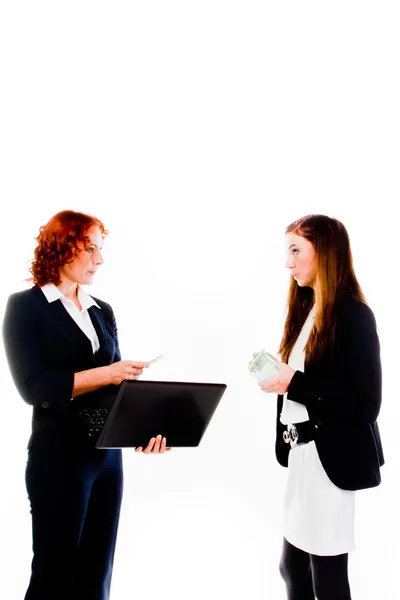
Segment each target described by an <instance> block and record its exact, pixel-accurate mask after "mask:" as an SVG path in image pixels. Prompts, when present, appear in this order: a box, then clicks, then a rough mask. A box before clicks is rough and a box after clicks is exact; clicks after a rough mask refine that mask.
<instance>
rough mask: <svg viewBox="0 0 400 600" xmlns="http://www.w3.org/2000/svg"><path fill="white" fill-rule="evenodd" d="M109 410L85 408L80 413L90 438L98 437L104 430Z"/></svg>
mask: <svg viewBox="0 0 400 600" xmlns="http://www.w3.org/2000/svg"><path fill="white" fill-rule="evenodd" d="M109 412H110V409H109V408H85V409H83V410H81V411H80V412H79V414H80V416H81V418H83V420H84V421H85V423H86V426H87V432H88V435H89V436H90V437H92V436H94V435H97V434H98V433H100V431H101V430H102V429H103V427H104V424H105V422H106V420H107V417H108V413H109Z"/></svg>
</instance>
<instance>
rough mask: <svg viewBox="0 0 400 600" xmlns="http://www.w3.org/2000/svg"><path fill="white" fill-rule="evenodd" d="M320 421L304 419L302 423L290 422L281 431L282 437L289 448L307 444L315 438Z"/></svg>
mask: <svg viewBox="0 0 400 600" xmlns="http://www.w3.org/2000/svg"><path fill="white" fill-rule="evenodd" d="M320 426H321V423H319V422H318V421H304V422H303V423H290V424H289V425H287V429H286V431H284V432H283V439H284V441H285V442H286V444H290V446H291V448H293V446H297V445H298V444H307V443H308V442H311V441H312V440H315V438H316V436H317V435H318V431H319V428H320Z"/></svg>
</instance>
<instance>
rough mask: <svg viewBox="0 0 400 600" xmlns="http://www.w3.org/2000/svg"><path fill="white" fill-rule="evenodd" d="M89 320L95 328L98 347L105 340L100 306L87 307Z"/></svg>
mask: <svg viewBox="0 0 400 600" xmlns="http://www.w3.org/2000/svg"><path fill="white" fill-rule="evenodd" d="M88 313H89V317H90V320H91V321H92V323H93V327H94V328H95V330H96V333H97V337H98V338H99V343H100V348H101V347H102V346H103V345H104V340H105V334H106V332H105V326H104V317H103V313H102V311H101V309H100V308H97V306H91V307H90V308H89V309H88Z"/></svg>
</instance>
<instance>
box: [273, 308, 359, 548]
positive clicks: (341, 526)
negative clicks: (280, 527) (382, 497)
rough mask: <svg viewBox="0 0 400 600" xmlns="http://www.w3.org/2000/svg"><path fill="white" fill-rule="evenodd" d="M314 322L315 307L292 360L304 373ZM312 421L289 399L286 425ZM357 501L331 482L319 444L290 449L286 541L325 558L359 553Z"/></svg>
mask: <svg viewBox="0 0 400 600" xmlns="http://www.w3.org/2000/svg"><path fill="white" fill-rule="evenodd" d="M313 321H314V308H313V309H312V310H311V312H310V314H309V316H308V318H307V320H306V322H305V323H304V325H303V328H302V330H301V332H300V334H299V337H298V338H297V340H296V343H295V345H294V347H293V349H292V352H291V354H290V357H289V361H288V364H289V366H290V367H292V368H293V369H295V370H298V371H303V372H304V357H305V353H304V347H305V345H306V343H307V340H308V337H309V335H310V332H311V329H312V325H313ZM308 419H309V416H308V411H307V408H306V407H305V406H304V404H300V403H299V402H293V401H291V400H288V399H287V394H285V396H284V400H283V408H282V413H281V418H280V420H281V422H282V423H283V424H285V425H286V424H288V423H301V422H303V421H307V420H308ZM332 443H334V444H338V443H340V441H338V440H335V441H334V442H332ZM354 500H355V492H354V491H348V490H342V489H340V488H338V487H336V486H335V485H334V484H333V483H332V482H331V481H330V479H329V478H328V476H327V475H326V473H325V470H324V468H323V466H322V463H321V461H320V459H319V456H318V452H317V448H316V445H315V442H314V441H312V442H309V443H308V444H300V445H299V446H295V447H294V448H292V449H291V450H290V452H289V465H288V480H287V487H286V494H285V502H284V537H285V538H286V539H287V541H288V542H289V543H290V544H292V545H293V546H296V548H300V550H304V551H305V552H309V553H310V554H317V555H319V556H334V555H337V554H344V553H346V552H350V551H351V550H354V547H355V544H354Z"/></svg>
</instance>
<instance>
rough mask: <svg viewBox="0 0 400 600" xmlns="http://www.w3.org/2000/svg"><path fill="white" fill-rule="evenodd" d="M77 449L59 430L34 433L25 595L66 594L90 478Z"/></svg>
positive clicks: (29, 599) (33, 598) (38, 599)
mask: <svg viewBox="0 0 400 600" xmlns="http://www.w3.org/2000/svg"><path fill="white" fill-rule="evenodd" d="M81 465H82V461H81V459H80V457H79V455H78V454H77V453H76V452H75V451H74V449H73V448H71V447H70V445H69V444H68V443H67V441H66V440H65V439H62V436H61V435H60V434H59V433H58V432H51V433H50V432H49V433H43V434H40V435H38V436H37V438H36V439H35V441H34V443H33V445H32V448H31V449H30V451H29V456H28V462H27V467H26V487H27V491H28V496H29V500H30V504H31V514H32V538H33V560H32V573H31V579H30V583H29V587H28V590H27V592H26V596H25V600H55V598H57V600H67V599H68V600H69V598H70V594H71V589H72V583H73V578H74V570H75V562H76V549H77V546H78V543H79V538H80V534H81V530H82V525H83V522H84V518H85V514H86V507H87V502H88V499H89V494H90V488H91V483H92V482H91V480H90V478H89V477H87V478H86V479H85V480H82V476H81Z"/></svg>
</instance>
